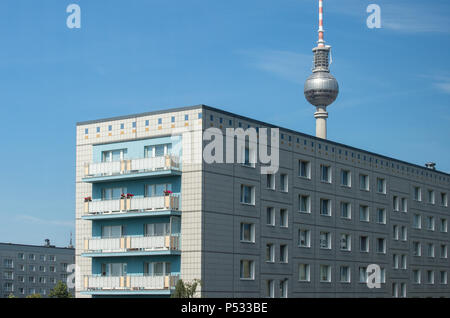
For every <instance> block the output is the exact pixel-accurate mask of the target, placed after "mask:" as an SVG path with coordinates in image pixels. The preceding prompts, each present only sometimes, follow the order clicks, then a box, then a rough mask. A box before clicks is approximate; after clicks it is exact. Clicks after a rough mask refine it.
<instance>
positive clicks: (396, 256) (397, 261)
mask: <svg viewBox="0 0 450 318" xmlns="http://www.w3.org/2000/svg"><path fill="white" fill-rule="evenodd" d="M392 263H393V265H394V268H395V269H398V266H399V260H398V255H397V254H392Z"/></svg>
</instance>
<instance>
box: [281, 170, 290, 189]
mask: <svg viewBox="0 0 450 318" xmlns="http://www.w3.org/2000/svg"><path fill="white" fill-rule="evenodd" d="M280 187H281V191H282V192H288V190H289V184H288V175H287V174H284V173H282V174H280Z"/></svg>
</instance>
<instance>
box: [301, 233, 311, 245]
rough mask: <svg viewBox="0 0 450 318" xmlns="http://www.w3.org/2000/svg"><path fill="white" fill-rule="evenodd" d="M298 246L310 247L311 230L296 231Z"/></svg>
mask: <svg viewBox="0 0 450 318" xmlns="http://www.w3.org/2000/svg"><path fill="white" fill-rule="evenodd" d="M298 246H299V247H311V231H310V230H303V229H300V230H299V231H298Z"/></svg>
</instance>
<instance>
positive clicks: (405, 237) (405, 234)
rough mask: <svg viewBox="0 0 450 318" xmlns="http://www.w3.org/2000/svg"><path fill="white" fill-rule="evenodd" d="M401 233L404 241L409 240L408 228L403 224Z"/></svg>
mask: <svg viewBox="0 0 450 318" xmlns="http://www.w3.org/2000/svg"><path fill="white" fill-rule="evenodd" d="M401 233H402V241H406V240H408V230H407V228H406V226H404V225H403V226H402V227H401Z"/></svg>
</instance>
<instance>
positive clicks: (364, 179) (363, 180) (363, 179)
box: [359, 174, 369, 191]
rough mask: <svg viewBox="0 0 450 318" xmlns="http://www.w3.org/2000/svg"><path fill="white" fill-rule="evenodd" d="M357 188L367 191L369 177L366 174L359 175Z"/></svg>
mask: <svg viewBox="0 0 450 318" xmlns="http://www.w3.org/2000/svg"><path fill="white" fill-rule="evenodd" d="M359 188H360V189H361V190H364V191H369V176H368V175H366V174H360V175H359Z"/></svg>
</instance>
